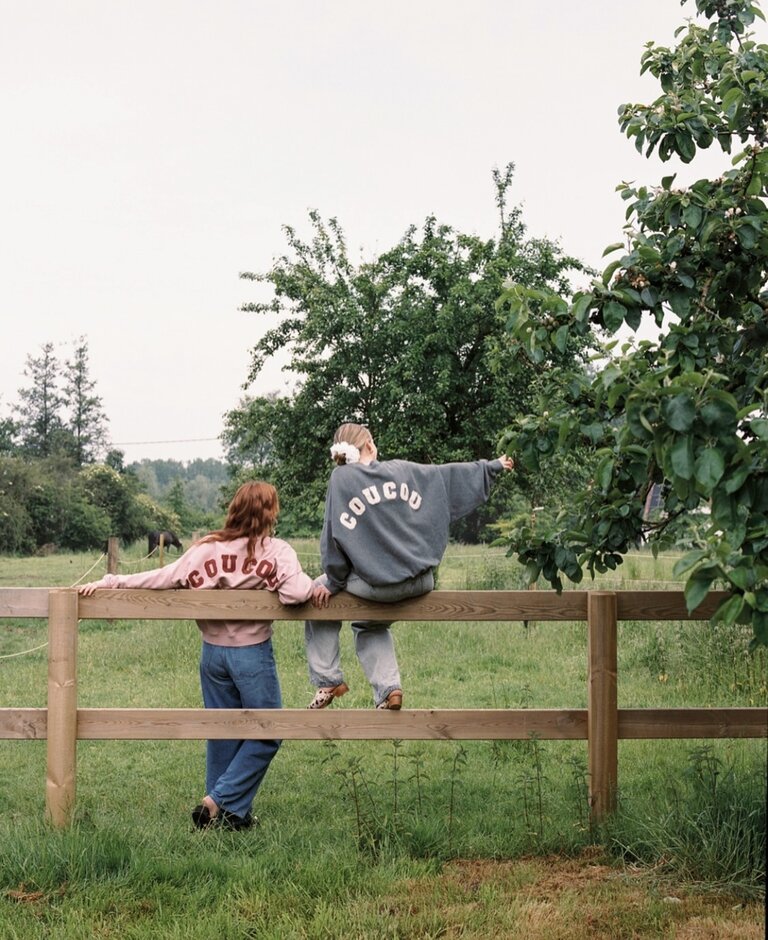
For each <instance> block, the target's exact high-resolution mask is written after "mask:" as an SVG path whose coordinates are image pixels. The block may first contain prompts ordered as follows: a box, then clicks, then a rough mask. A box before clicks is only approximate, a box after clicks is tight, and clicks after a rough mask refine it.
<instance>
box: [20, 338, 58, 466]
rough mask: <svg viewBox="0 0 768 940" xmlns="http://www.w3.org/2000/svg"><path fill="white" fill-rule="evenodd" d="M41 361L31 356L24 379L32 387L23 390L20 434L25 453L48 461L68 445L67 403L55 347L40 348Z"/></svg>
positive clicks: (21, 394)
mask: <svg viewBox="0 0 768 940" xmlns="http://www.w3.org/2000/svg"><path fill="white" fill-rule="evenodd" d="M40 349H41V355H40V356H38V357H37V358H35V357H33V356H31V355H29V356H27V363H26V368H25V370H24V375H26V376H27V377H28V378H29V379H30V382H31V384H30V386H29V387H27V388H20V389H19V399H20V402H19V404H18V405H17V406H16V411H17V413H18V415H19V423H18V432H19V437H20V440H21V446H22V449H23V451H24V452H25V453H26V454H28V455H29V456H32V457H48V456H49V455H50V454H52V453H54V451H56V450H57V449H62V446H63V445H64V443H65V437H66V435H65V433H64V423H63V420H62V408H63V406H64V399H63V397H62V395H61V393H60V391H59V387H58V383H59V363H58V360H57V359H56V356H55V355H54V350H53V343H45V344H44V345H43V346H41V347H40Z"/></svg>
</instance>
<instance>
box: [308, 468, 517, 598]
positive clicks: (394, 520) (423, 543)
mask: <svg viewBox="0 0 768 940" xmlns="http://www.w3.org/2000/svg"><path fill="white" fill-rule="evenodd" d="M501 469H502V465H501V461H499V460H477V461H475V462H474V463H446V464H417V463H410V462H409V461H407V460H385V461H377V460H374V461H372V462H371V463H369V464H362V463H355V464H346V465H343V466H341V467H336V468H335V469H334V471H333V473H331V479H330V482H329V484H328V494H327V496H326V502H325V521H324V524H323V532H322V535H321V537H320V551H321V556H322V564H323V570H324V571H325V574H326V576H327V578H328V588H329V590H330V591H331V593H332V594H335V593H336V592H337V591H340V590H342V589H343V587H344V585H345V583H346V580H347V578H348V576H349V575H350V573H354V574H356V575H358V576H359V577H361V578H362V579H363V580H364V581H367V582H368V583H369V584H373V585H391V584H399V583H400V582H401V581H405V580H406V579H408V578H412V577H415V576H416V575H418V574H421V573H422V572H423V571H426V570H427V569H428V568H434V567H435V566H436V565H438V564H439V563H440V560H441V559H442V557H443V553H444V552H445V549H446V546H447V544H448V527H449V525H450V524H451V522H453V521H454V520H455V519H460V518H461V517H462V516H465V515H466V514H467V513H469V512H471V511H472V510H473V509H476V508H477V507H478V506H480V505H482V504H483V503H484V502H485V501H486V500H487V499H488V496H489V494H490V491H491V483H492V482H493V480H494V478H495V477H496V475H497V474H498V473H499V472H500V471H501Z"/></svg>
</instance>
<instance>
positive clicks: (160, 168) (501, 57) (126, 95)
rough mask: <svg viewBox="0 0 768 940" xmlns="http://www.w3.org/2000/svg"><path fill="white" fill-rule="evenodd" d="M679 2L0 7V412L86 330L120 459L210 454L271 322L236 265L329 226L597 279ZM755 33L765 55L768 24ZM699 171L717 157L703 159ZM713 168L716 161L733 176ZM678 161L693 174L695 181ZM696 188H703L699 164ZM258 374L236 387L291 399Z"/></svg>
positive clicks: (270, 373)
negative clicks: (655, 63) (505, 200)
mask: <svg viewBox="0 0 768 940" xmlns="http://www.w3.org/2000/svg"><path fill="white" fill-rule="evenodd" d="M694 12H695V4H694V2H693V0H689V2H688V3H686V4H685V6H683V7H682V9H681V7H680V3H679V0H632V2H630V0H581V2H580V0H550V2H549V3H546V4H540V3H535V2H521V0H471V2H470V0H387V2H386V3H385V2H382V0H379V2H376V3H374V2H368V0H216V2H212V0H152V2H148V0H106V2H105V0H67V2H65V3H62V2H60V0H35V2H30V0H0V87H1V88H2V92H0V126H1V127H2V145H0V308H1V310H2V315H1V316H0V351H1V355H0V366H1V368H0V416H7V415H8V414H9V413H10V408H11V405H12V404H13V403H14V402H16V401H17V400H18V389H19V388H20V387H22V386H26V385H27V380H26V379H25V377H24V375H23V370H24V367H25V361H26V358H27V356H28V355H29V354H32V355H35V356H37V355H39V353H40V347H41V346H42V345H43V344H44V343H47V342H52V343H54V345H55V348H56V352H57V355H59V356H60V357H61V358H62V359H65V358H67V357H68V356H70V355H71V353H72V350H73V344H74V342H75V341H76V340H77V338H78V337H79V336H85V337H86V339H87V342H88V346H89V352H90V365H91V373H92V377H93V378H94V379H95V380H96V383H97V385H96V392H97V394H99V395H100V396H101V397H102V399H103V405H104V409H105V411H106V413H107V415H108V416H109V418H110V424H109V432H110V437H111V440H112V442H113V443H114V445H115V446H118V447H119V448H120V449H121V450H123V451H124V452H125V454H126V460H127V461H129V462H130V461H132V460H139V459H141V458H143V457H149V458H173V459H177V460H184V461H186V460H190V459H192V458H194V457H221V456H222V451H221V447H220V444H219V442H218V440H217V438H218V435H219V434H220V432H221V430H222V415H223V414H224V413H225V412H226V411H228V410H229V409H231V408H233V407H235V406H236V405H237V403H238V401H239V400H240V398H241V396H242V395H243V394H244V391H243V388H242V385H243V383H244V381H245V379H246V377H247V373H248V367H249V362H250V355H249V350H250V349H251V348H252V347H253V345H254V343H255V342H256V341H257V339H258V338H259V336H260V335H261V334H262V332H263V331H264V329H265V327H266V323H265V322H263V321H262V320H261V319H260V318H259V317H257V316H256V315H254V314H247V313H242V312H240V310H239V307H240V306H241V305H242V304H243V303H245V302H247V301H250V300H253V299H256V296H257V295H256V290H257V288H256V286H255V285H253V284H252V283H251V282H248V281H243V280H240V279H239V274H240V272H242V271H264V270H266V269H267V268H269V266H270V263H271V261H272V259H273V257H275V256H276V255H279V254H281V253H282V252H283V251H284V249H285V247H286V242H285V237H284V234H283V232H282V228H281V227H282V226H283V225H284V224H289V225H291V226H294V227H295V228H296V229H297V230H298V231H299V233H300V234H308V233H309V224H308V219H307V213H308V210H310V209H317V210H318V211H319V212H320V213H321V215H323V216H324V217H329V216H335V217H337V218H338V220H339V222H340V223H341V225H342V228H343V229H344V231H345V233H346V235H347V240H348V244H349V247H350V253H351V255H352V256H353V257H370V256H372V255H373V254H375V253H376V252H378V251H383V250H385V249H387V248H389V247H391V246H392V245H393V244H394V243H395V242H396V241H397V240H398V239H399V238H400V236H401V235H402V234H403V232H404V231H405V229H406V228H407V227H408V226H409V225H410V224H412V223H414V224H417V225H418V224H420V223H421V222H422V221H423V220H424V218H425V217H426V216H427V215H430V214H434V215H435V216H437V218H438V219H439V220H441V221H443V222H446V223H449V224H451V225H453V226H455V227H456V228H458V229H459V230H461V231H466V232H473V233H476V234H478V235H483V236H487V237H492V236H493V235H494V234H495V231H496V210H495V207H494V202H493V196H494V194H493V187H492V181H491V171H492V169H493V168H494V167H495V166H498V167H503V166H504V165H505V164H506V163H508V162H510V161H512V162H514V163H515V164H516V166H517V169H516V173H515V182H514V186H513V190H512V195H511V202H513V203H519V204H522V206H523V214H524V219H525V221H526V223H527V225H528V228H529V234H531V235H540V236H548V237H550V238H553V239H557V240H558V241H559V242H560V243H561V245H562V247H563V249H564V250H566V251H568V252H569V253H572V254H576V255H578V256H579V257H581V258H583V259H584V260H585V261H587V262H588V263H590V264H592V265H594V266H599V265H600V264H601V254H602V251H603V248H604V247H605V246H606V245H607V244H609V243H610V242H613V241H617V240H618V239H619V238H620V237H621V227H622V223H623V213H624V208H625V206H624V204H623V203H622V201H621V199H620V197H619V196H618V194H616V193H615V187H616V185H617V184H618V183H619V182H620V181H621V180H627V179H634V180H638V181H641V180H642V181H645V182H648V183H651V184H656V183H658V181H659V179H660V177H661V176H662V175H665V174H666V173H668V172H670V169H669V166H670V165H669V164H668V165H666V166H665V167H664V169H663V172H662V169H661V165H660V164H659V163H658V162H657V161H656V160H651V161H646V160H644V159H642V158H640V157H639V156H638V155H637V154H636V152H635V150H634V146H633V145H632V144H631V143H630V142H629V141H627V140H626V139H625V138H624V137H623V136H622V135H621V133H620V132H619V129H618V125H617V121H616V113H617V108H618V106H619V105H620V104H621V103H622V102H625V101H632V100H634V101H650V100H652V99H653V98H655V97H657V96H658V94H659V89H658V85H657V84H656V83H655V81H654V80H653V79H652V78H651V77H650V76H644V77H643V78H641V77H640V75H639V71H640V56H641V54H642V51H643V46H644V44H645V42H646V41H648V40H654V41H656V42H657V43H659V44H662V45H670V44H672V43H673V41H674V38H673V34H674V30H675V28H676V26H678V25H680V24H682V23H683V22H684V20H685V18H686V17H690V16H693V15H694ZM758 32H759V34H760V36H761V39H762V41H766V36H765V33H766V27H765V26H764V24H762V23H761V24H760V25H759V27H758ZM713 158H714V155H713ZM727 163H728V161H727V160H726V159H723V158H722V157H720V156H718V157H717V158H716V159H715V162H714V164H712V160H710V164H711V165H713V166H717V167H720V166H722V167H726V166H727ZM689 172H691V171H689ZM695 175H696V176H703V175H710V174H709V173H708V172H707V167H706V166H704V167H702V166H700V165H697V172H696V174H695ZM285 382H286V376H285V375H284V374H281V372H280V370H279V368H277V366H275V367H271V368H268V369H267V370H266V371H265V373H264V375H263V377H262V379H261V380H260V381H259V382H258V383H257V384H256V385H254V386H252V387H251V388H250V389H249V392H250V393H252V394H264V393H267V392H270V391H275V390H280V389H282V388H285Z"/></svg>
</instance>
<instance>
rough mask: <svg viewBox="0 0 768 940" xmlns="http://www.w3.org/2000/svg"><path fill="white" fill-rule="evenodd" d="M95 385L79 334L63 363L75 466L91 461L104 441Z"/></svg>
mask: <svg viewBox="0 0 768 940" xmlns="http://www.w3.org/2000/svg"><path fill="white" fill-rule="evenodd" d="M95 387H96V383H95V382H94V381H93V379H91V377H90V372H89V367H88V344H87V342H86V341H85V338H84V337H82V336H81V337H80V339H79V340H78V342H77V344H76V346H75V349H74V353H73V356H72V358H71V359H69V360H67V362H66V363H65V366H64V395H65V396H66V401H67V402H68V404H69V419H68V421H67V422H66V425H67V427H68V429H69V431H70V432H71V434H72V438H73V448H74V457H75V463H76V464H77V466H78V467H81V466H83V464H86V463H93V462H94V461H95V460H96V457H97V454H98V452H99V451H100V450H101V449H102V448H103V447H104V445H105V443H106V440H107V431H106V425H107V420H108V419H107V417H106V415H105V413H104V409H103V408H102V404H101V398H99V397H98V396H97V395H94V394H93V391H94V389H95Z"/></svg>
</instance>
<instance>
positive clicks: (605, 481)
mask: <svg viewBox="0 0 768 940" xmlns="http://www.w3.org/2000/svg"><path fill="white" fill-rule="evenodd" d="M612 476H613V458H612V457H606V458H604V459H603V460H601V461H600V464H599V466H598V468H597V472H596V474H595V480H596V482H597V485H598V487H599V488H600V491H601V492H603V493H607V492H608V490H609V488H610V485H611V478H612Z"/></svg>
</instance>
